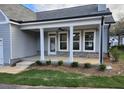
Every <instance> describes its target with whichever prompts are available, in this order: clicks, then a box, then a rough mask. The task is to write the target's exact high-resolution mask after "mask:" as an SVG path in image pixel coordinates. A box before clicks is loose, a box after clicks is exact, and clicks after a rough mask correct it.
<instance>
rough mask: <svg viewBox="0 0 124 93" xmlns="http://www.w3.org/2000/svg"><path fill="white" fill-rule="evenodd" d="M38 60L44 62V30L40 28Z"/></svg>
mask: <svg viewBox="0 0 124 93" xmlns="http://www.w3.org/2000/svg"><path fill="white" fill-rule="evenodd" d="M40 60H41V61H44V30H43V28H40Z"/></svg>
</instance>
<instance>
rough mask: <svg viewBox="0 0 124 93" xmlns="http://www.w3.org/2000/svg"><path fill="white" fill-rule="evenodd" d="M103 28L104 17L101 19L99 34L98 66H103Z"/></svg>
mask: <svg viewBox="0 0 124 93" xmlns="http://www.w3.org/2000/svg"><path fill="white" fill-rule="evenodd" d="M103 27H104V16H102V18H101V28H100V29H101V32H100V64H103Z"/></svg>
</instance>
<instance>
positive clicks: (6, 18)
mask: <svg viewBox="0 0 124 93" xmlns="http://www.w3.org/2000/svg"><path fill="white" fill-rule="evenodd" d="M0 12H1V13H2V15H3V16H4V17H5V20H6V21H5V22H7V23H9V19H8V17H7V16H6V15H5V13H4V12H3V11H2V10H1V9H0Z"/></svg>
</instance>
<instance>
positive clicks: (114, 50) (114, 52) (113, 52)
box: [110, 47, 119, 62]
mask: <svg viewBox="0 0 124 93" xmlns="http://www.w3.org/2000/svg"><path fill="white" fill-rule="evenodd" d="M110 54H111V55H112V58H113V61H114V62H118V60H119V52H118V48H117V47H114V48H112V49H111V50H110Z"/></svg>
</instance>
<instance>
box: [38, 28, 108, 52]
mask: <svg viewBox="0 0 124 93" xmlns="http://www.w3.org/2000/svg"><path fill="white" fill-rule="evenodd" d="M79 31H80V30H79ZM83 34H84V33H83V30H81V52H83V47H84V46H83ZM68 35H69V33H68ZM103 37H104V40H103V52H104V53H107V26H105V30H104V33H103ZM44 38H45V45H44V46H45V47H44V48H45V52H46V54H47V52H48V32H45V36H44ZM95 38H96V39H95V52H94V53H99V30H98V29H96V37H95ZM39 40H40V37H39ZM68 40H69V39H68ZM69 41H70V40H69ZM58 42H59V41H58V33H57V51H58V45H59V44H58ZM38 43H39V44H40V42H38ZM39 44H38V45H39ZM68 49H69V42H68ZM38 50H40V46H39V48H38Z"/></svg>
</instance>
